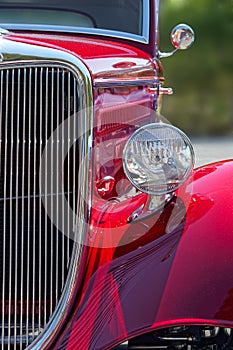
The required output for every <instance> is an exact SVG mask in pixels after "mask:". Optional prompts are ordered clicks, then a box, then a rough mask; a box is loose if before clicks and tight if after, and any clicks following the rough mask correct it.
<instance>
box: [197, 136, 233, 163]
mask: <svg viewBox="0 0 233 350" xmlns="http://www.w3.org/2000/svg"><path fill="white" fill-rule="evenodd" d="M191 141H192V144H193V146H194V151H195V167H198V166H201V165H204V164H208V163H213V162H216V161H219V160H224V159H233V136H232V137H214V138H212V137H211V138H191Z"/></svg>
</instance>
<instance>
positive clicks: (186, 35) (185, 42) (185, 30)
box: [159, 24, 195, 58]
mask: <svg viewBox="0 0 233 350" xmlns="http://www.w3.org/2000/svg"><path fill="white" fill-rule="evenodd" d="M170 38H171V43H172V45H173V46H174V47H175V50H173V51H172V52H160V54H159V57H160V58H163V57H169V56H172V55H173V54H174V53H175V52H176V51H177V50H186V49H188V48H189V47H190V46H191V45H192V44H193V42H194V40H195V35H194V31H193V29H192V28H191V27H190V26H188V25H187V24H178V25H177V26H175V27H174V28H173V29H172V31H171V36H170Z"/></svg>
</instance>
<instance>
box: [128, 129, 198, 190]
mask: <svg viewBox="0 0 233 350" xmlns="http://www.w3.org/2000/svg"><path fill="white" fill-rule="evenodd" d="M123 165H124V171H125V174H126V175H127V177H128V178H129V180H130V181H131V183H132V184H133V185H134V186H135V187H137V188H138V189H139V190H140V191H142V192H145V193H148V194H166V193H170V192H173V191H175V190H176V189H177V188H178V187H180V186H181V185H182V183H183V182H184V181H186V180H187V178H188V177H189V175H190V173H191V171H192V169H193V165H194V151H193V147H192V144H191V141H190V140H189V138H188V137H187V136H186V135H185V134H184V133H183V132H182V131H181V130H179V129H177V128H175V127H174V126H172V125H169V124H162V123H154V124H148V125H146V126H143V127H141V128H140V129H138V130H136V131H135V132H134V134H133V135H132V136H131V137H130V138H129V139H128V141H127V143H126V145H125V148H124V152H123Z"/></svg>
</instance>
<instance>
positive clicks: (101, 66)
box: [0, 0, 233, 350]
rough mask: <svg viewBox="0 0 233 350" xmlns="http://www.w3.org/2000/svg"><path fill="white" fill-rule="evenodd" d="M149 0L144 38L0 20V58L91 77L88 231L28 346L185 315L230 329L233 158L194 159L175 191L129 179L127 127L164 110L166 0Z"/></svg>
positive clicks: (129, 335)
mask: <svg viewBox="0 0 233 350" xmlns="http://www.w3.org/2000/svg"><path fill="white" fill-rule="evenodd" d="M0 4H1V2H0ZM145 4H146V5H145ZM144 6H146V7H145V8H146V9H147V10H146V13H147V16H146V19H148V17H149V23H150V27H149V28H147V30H146V31H145V32H144V33H143V35H141V36H140V38H139V37H138V36H137V37H136V36H132V35H130V36H127V35H120V34H119V33H115V34H114V32H111V33H110V32H109V31H108V30H107V31H106V32H101V30H100V31H99V33H98V31H97V30H93V31H91V30H80V28H79V29H77V30H73V31H71V30H69V29H68V30H65V29H64V28H63V29H62V28H55V27H53V28H49V30H46V29H45V28H42V27H38V28H36V26H35V28H33V25H31V26H24V25H19V24H17V23H16V24H13V23H11V24H6V23H5V25H4V23H2V24H1V25H0V26H1V27H4V28H5V29H7V30H9V32H7V33H4V32H3V31H2V34H1V39H0V52H1V62H0V68H2V67H3V68H4V67H7V69H11V67H12V66H14V65H16V66H17V67H18V66H19V65H20V67H21V65H22V67H26V66H27V65H28V64H29V63H30V65H29V66H30V67H33V66H34V65H36V64H37V62H40V64H42V63H43V64H44V62H49V65H50V63H51V62H56V64H57V62H58V63H59V65H60V66H61V67H63V66H64V67H69V69H71V70H72V71H75V69H77V71H78V72H79V73H77V74H79V76H78V78H77V79H80V80H81V79H83V81H85V84H84V88H83V91H84V97H83V98H84V99H85V108H86V110H87V112H85V114H84V121H83V124H85V125H84V126H83V129H82V130H84V132H83V134H84V136H83V135H81V136H80V137H81V138H82V142H83V143H82V147H83V148H82V150H83V151H82V153H81V157H83V159H81V160H79V162H80V163H82V166H81V169H82V170H81V176H80V177H79V183H80V182H82V184H81V189H80V188H79V190H80V191H81V193H82V196H83V198H84V200H83V202H82V204H81V205H80V208H79V209H80V213H81V214H80V215H79V217H78V220H83V221H84V223H82V225H81V224H80V227H79V226H78V228H79V230H80V231H82V234H83V235H81V238H82V239H81V241H80V240H79V239H78V240H77V241H76V242H75V244H74V246H75V248H74V255H75V253H76V256H73V258H72V260H71V261H72V264H73V266H71V268H70V270H69V271H70V272H69V274H68V277H67V283H66V285H65V287H64V292H63V294H62V296H61V299H60V302H59V303H58V304H57V306H56V309H55V310H53V312H52V315H51V318H50V319H49V320H48V322H47V324H46V326H45V329H43V330H42V331H41V332H40V334H39V335H38V336H37V337H35V339H34V341H33V342H32V344H31V345H30V344H29V343H30V342H29V340H27V341H28V343H27V344H26V345H28V348H29V349H31V348H33V349H69V350H71V349H72V350H73V349H80V350H85V349H89V350H91V349H93V350H97V349H101V350H104V349H111V348H114V347H116V346H119V345H120V344H122V343H124V342H125V341H127V340H128V339H134V338H136V337H138V336H141V335H144V334H147V333H149V334H154V333H153V332H158V331H159V330H160V329H167V328H168V329H175V328H174V327H179V326H185V327H186V326H201V327H203V328H202V329H204V332H205V331H206V330H208V329H209V328H208V326H212V328H211V327H210V330H214V331H215V330H216V329H217V327H223V328H225V329H227V331H226V332H229V334H231V333H230V331H229V328H231V327H233V303H232V302H233V299H232V295H233V294H232V290H233V289H232V288H233V277H232V273H231V269H232V263H233V254H232V251H233V239H232V232H233V227H232V226H233V222H232V209H233V206H232V203H233V201H232V199H233V198H232V197H233V195H232V182H233V180H232V171H233V163H232V162H230V161H228V162H221V163H216V164H211V165H207V166H204V167H202V168H199V169H196V170H194V171H193V173H192V175H191V176H190V178H189V180H188V181H187V182H185V183H184V184H183V185H182V187H181V188H179V189H178V190H177V191H176V193H174V194H173V195H172V196H171V197H169V198H165V197H162V198H157V197H156V196H155V197H153V196H150V195H147V194H144V193H141V192H138V191H136V190H134V188H133V187H132V185H131V183H130V182H129V180H128V179H127V177H126V175H125V174H124V171H123V165H122V153H123V149H124V145H125V142H126V141H127V139H128V138H129V136H130V135H131V134H132V133H133V132H134V131H135V130H136V129H138V128H139V127H140V126H142V125H145V124H149V123H154V122H157V121H159V118H160V114H159V107H160V95H161V94H162V91H163V90H162V86H161V84H163V75H162V74H163V73H162V67H161V63H160V61H159V51H158V8H159V3H158V0H151V1H144ZM144 34H145V35H144ZM60 66H59V67H60ZM59 69H60V68H59ZM1 81H2V85H1V88H3V84H4V83H5V80H1ZM80 94H81V90H80ZM41 96H42V95H41ZM68 103H69V102H68ZM4 108H5V107H4ZM1 113H2V115H1V118H3V117H4V116H3V109H2V110H1ZM79 118H80V119H81V120H82V118H81V117H79ZM6 124H7V123H6ZM29 150H30V148H29ZM83 164H84V165H83ZM78 171H80V170H78ZM4 174H6V173H4ZM79 174H80V173H79ZM4 177H5V178H6V177H7V176H6V175H4ZM4 183H5V184H6V183H7V182H6V179H5V180H4ZM47 192H48V190H47ZM47 192H46V193H47ZM2 198H5V197H4V196H3V197H2ZM90 198H91V199H90ZM153 200H155V202H156V201H162V202H163V203H164V205H162V206H161V205H157V204H156V203H157V202H156V203H155V204H153ZM80 201H81V200H80ZM4 213H5V211H4ZM63 215H64V216H66V212H65V214H64V213H63ZM67 215H68V214H67ZM81 216H82V217H81ZM80 217H81V218H80ZM4 232H5V231H4ZM78 234H80V232H78ZM78 237H80V236H78ZM76 238H77V237H76ZM4 244H5V243H4V242H3V245H4ZM4 261H5V260H4ZM28 269H29V268H28ZM4 281H5V279H4ZM4 283H5V282H4ZM5 299H6V298H5ZM12 303H13V302H12ZM27 303H28V301H27ZM3 314H4V316H2V319H4V317H6V316H5V313H4V312H3ZM2 322H3V321H2ZM21 327H22V326H21ZM2 328H3V326H2ZM6 332H7V331H6ZM3 333H4V332H3ZM8 334H9V333H8ZM156 334H159V333H156ZM171 334H173V333H172V332H171ZM171 334H169V336H167V338H169V339H168V340H169V341H170V340H171V338H172V337H171ZM20 336H21V337H22V331H21V333H20ZM2 337H3V338H4V335H3V336H2ZM27 337H28V335H27ZM161 337H162V336H160V338H161ZM3 338H2V339H3ZM165 338H166V337H165V336H164V334H163V339H165ZM207 338H208V337H207ZM209 338H211V336H210V337H209ZM212 338H214V336H213V337H212ZM212 338H211V339H212ZM136 339H138V338H136ZM214 339H215V338H214ZM143 341H144V340H143ZM164 341H165V340H164ZM192 341H193V338H192ZM3 343H4V339H3V341H2V349H5V347H4V346H3ZM5 343H6V341H5ZM10 343H11V342H8V347H9V344H10ZM139 344H140V340H139ZM142 344H144V343H142ZM149 345H150V344H149ZM152 345H153V342H152ZM14 346H15V348H16V343H15V344H14ZM20 346H21V347H23V341H20ZM131 348H133V342H132V343H131ZM145 349H146V346H145Z"/></svg>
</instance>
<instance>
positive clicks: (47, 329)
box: [0, 36, 93, 349]
mask: <svg viewBox="0 0 233 350" xmlns="http://www.w3.org/2000/svg"><path fill="white" fill-rule="evenodd" d="M0 52H1V57H2V61H1V62H0V119H1V122H0V133H1V132H2V121H3V119H4V118H5V119H4V122H3V123H4V133H5V135H11V138H10V140H11V141H10V142H8V141H5V145H4V152H5V154H6V155H5V156H4V164H3V167H2V166H1V169H3V175H2V174H1V176H0V177H2V176H3V177H2V179H3V180H2V181H3V185H2V189H3V195H2V196H1V201H2V202H3V242H2V246H3V247H2V267H1V269H2V281H0V283H1V286H0V288H1V289H2V322H1V324H0V329H1V331H2V336H1V348H2V349H6V348H8V349H12V348H14V349H23V348H25V346H27V349H32V348H33V349H44V348H46V347H47V346H48V345H49V344H51V342H52V341H53V340H54V339H55V337H56V335H57V334H58V332H59V330H60V328H61V327H62V326H63V324H64V322H65V320H66V317H67V314H68V312H69V309H70V307H71V305H72V300H73V298H74V295H75V291H76V289H77V287H78V286H77V284H78V273H79V263H80V256H81V253H82V251H81V246H80V244H79V243H80V242H81V241H83V239H84V237H85V233H86V232H85V230H86V223H87V222H88V218H89V209H88V208H90V203H89V201H90V196H89V192H90V189H89V184H90V178H89V177H90V171H89V167H90V164H89V160H90V147H91V142H90V140H91V139H92V130H93V114H92V105H93V98H92V85H91V79H90V75H89V72H88V71H87V69H86V67H85V66H84V65H83V64H82V62H81V61H80V60H79V59H77V58H76V57H75V56H73V55H71V54H69V53H66V52H63V51H60V50H56V49H51V48H45V47H38V46H34V45H29V44H24V43H18V42H15V41H11V40H8V39H7V38H3V37H1V36H0ZM33 75H34V78H32V76H33ZM50 75H51V78H48V76H50ZM55 75H56V80H57V81H58V80H59V79H61V80H62V83H61V85H60V86H61V87H64V86H63V85H62V84H64V79H65V78H64V76H67V77H68V78H66V80H67V82H68V86H69V87H70V86H71V84H70V82H71V80H73V82H76V88H77V94H76V91H75V90H76V88H75V87H73V91H74V96H76V98H77V99H78V102H79V103H78V111H77V112H78V116H77V125H74V130H75V131H76V128H79V129H81V132H80V131H79V135H81V136H80V138H79V140H78V145H79V147H78V157H79V158H78V159H82V163H83V164H82V165H83V166H82V167H81V169H79V172H78V180H77V186H78V187H77V189H76V192H77V196H73V197H72V198H73V199H72V201H73V207H75V208H76V210H75V212H76V218H75V220H76V222H75V227H76V229H75V232H74V233H73V234H74V237H73V238H74V243H73V244H72V253H71V251H69V243H68V244H66V245H65V243H64V239H65V238H64V234H63V235H62V238H61V243H57V241H58V239H57V241H56V247H55V250H56V252H55V255H56V259H58V254H59V251H58V249H61V250H62V267H61V270H62V272H61V280H62V281H61V287H60V289H59V287H58V285H57V283H58V276H56V286H55V289H56V303H55V305H53V304H54V302H53V301H52V297H51V295H50V296H49V297H50V300H49V304H48V305H47V301H46V297H44V304H43V297H42V295H39V298H38V309H39V317H38V319H37V323H38V324H37V325H36V324H35V323H36V322H35V316H34V318H33V317H32V321H31V323H32V325H31V327H32V329H29V328H30V327H29V323H30V322H29V318H28V312H29V309H30V308H32V309H33V308H34V309H35V296H34V297H33V298H32V299H33V300H32V304H33V302H34V305H32V306H31V305H30V302H29V298H28V296H27V299H26V303H25V301H24V296H25V295H24V293H25V292H24V291H23V284H24V279H26V285H27V287H26V290H27V291H28V290H29V289H30V287H31V286H29V276H28V274H29V272H28V271H29V265H30V263H31V261H30V260H29V258H28V257H27V256H26V266H27V268H26V274H25V270H24V268H23V265H24V259H25V257H24V251H23V249H24V247H25V242H26V251H27V252H28V251H29V247H30V243H29V242H30V239H31V240H33V242H35V238H33V239H32V238H29V236H30V235H31V233H32V232H33V237H35V236H36V232H35V227H36V220H35V215H36V214H35V212H36V211H38V209H39V219H38V220H39V226H40V227H39V244H38V245H39V247H38V252H37V254H38V256H39V261H40V262H41V261H42V258H44V259H45V262H46V261H48V259H49V257H48V242H47V231H46V233H45V235H44V236H43V237H42V235H41V232H42V230H41V225H42V224H41V223H42V222H43V224H44V221H45V227H47V226H50V225H51V226H52V223H49V224H48V220H49V219H48V218H47V216H46V215H45V217H44V221H43V220H42V219H41V215H42V214H41V212H42V205H43V203H42V199H41V198H42V197H46V196H47V194H48V193H47V192H46V191H45V193H41V192H40V191H41V186H40V190H39V193H37V190H36V188H35V186H33V185H32V184H30V177H29V180H28V179H27V180H24V175H25V174H24V170H22V173H21V175H20V169H19V160H18V159H19V153H20V150H21V151H22V152H21V153H22V155H21V160H20V162H21V163H22V164H23V166H22V167H23V169H25V168H26V166H27V167H29V172H30V169H31V168H33V167H34V175H33V176H34V177H35V176H36V175H35V173H36V164H35V158H36V157H35V154H34V158H33V159H34V164H30V159H29V153H31V152H34V153H35V152H39V155H40V157H41V154H42V151H43V142H42V141H41V140H42V134H41V133H42V129H43V127H44V129H43V134H45V139H46V140H45V143H46V144H47V141H48V136H50V135H49V134H48V130H47V124H48V121H49V119H48V118H49V116H48V109H49V110H50V111H51V108H56V107H57V106H54V105H53V101H52V102H51V104H50V105H49V108H48V105H47V107H46V108H45V110H43V109H42V107H39V112H38V111H37V112H35V113H34V116H33V118H34V119H35V115H37V117H36V118H38V119H39V128H38V130H39V133H40V135H39V140H40V141H39V144H38V145H37V146H35V145H34V146H33V142H32V143H31V141H32V140H30V130H31V131H32V133H33V130H32V129H33V127H34V129H35V128H37V127H36V125H37V123H38V122H37V121H36V122H35V120H34V122H33V121H32V119H33V118H32V115H31V114H30V112H29V117H28V116H27V117H26V113H25V112H24V111H25V109H26V107H25V106H26V105H27V104H28V103H29V104H31V103H32V102H31V101H32V99H34V100H33V101H34V102H33V105H34V106H36V105H38V104H39V105H40V106H41V104H43V103H45V104H46V103H48V102H46V101H48V99H49V97H54V95H55V94H56V93H57V94H58V95H57V100H56V101H57V103H58V100H59V97H60V96H62V101H63V102H62V108H61V110H62V111H61V112H59V113H60V114H61V118H62V120H57V125H56V127H57V126H58V125H59V124H60V122H61V121H62V122H63V121H64V118H65V117H64V109H65V106H64V104H65V102H64V101H65V97H64V96H63V93H64V89H63V88H62V89H61V90H62V91H60V92H59V93H58V92H55V88H56V87H57V86H55V83H54V79H55V78H54V77H55ZM59 77H60V78H59ZM32 79H34V85H33V87H34V89H35V90H36V89H37V86H39V89H40V92H38V93H37V92H35V91H33V89H29V90H27V92H26V89H27V87H26V81H27V82H28V81H29V82H32ZM49 79H50V82H51V81H53V83H51V87H52V88H51V90H50V89H49V88H48V81H49ZM36 80H40V82H39V85H37V82H36V83H35V81H36ZM13 81H18V86H21V84H22V81H23V82H24V83H23V84H22V87H17V92H15V91H14V88H13V87H9V86H10V83H11V84H12V86H13V85H14V84H13V83H12V82H13ZM4 86H6V91H5V92H4V93H3V89H4ZM31 87H32V86H31ZM69 87H68V90H69V89H70V88H69ZM44 88H45V92H44V91H43V89H44ZM49 90H50V91H49ZM10 94H11V96H10ZM33 94H34V98H32V95H33ZM51 94H52V95H51ZM68 94H69V92H68ZM21 95H22V96H23V99H22V101H21V102H20V103H19V100H20V97H21ZM37 96H40V101H37V100H36V99H37V98H38V97H37ZM44 96H45V102H44V101H43V97H44ZM26 97H27V98H28V97H29V99H28V100H27V98H26ZM3 99H5V100H7V101H8V99H10V101H11V102H12V101H13V100H15V99H16V100H17V105H16V107H9V106H8V103H6V106H4V107H3V102H2V101H3ZM73 99H75V97H73ZM52 100H53V98H52ZM67 100H68V102H67V103H68V105H69V107H68V110H69V108H70V104H71V99H69V98H68V99H67ZM72 103H74V105H75V102H73V101H72ZM19 104H21V105H23V107H19ZM12 105H13V103H12ZM20 108H21V109H20ZM35 108H36V107H35ZM59 109H60V106H59ZM29 110H31V105H30V108H29ZM15 111H17V112H16V116H14V118H15V119H16V120H17V121H16V129H15V130H14V129H13V124H15V121H14V123H13V119H12V118H13V114H15ZM46 111H47V112H46ZM44 112H45V115H44ZM74 113H75V110H74ZM3 114H4V115H3ZM21 114H22V115H21ZM68 114H69V112H68ZM7 118H9V120H7ZM19 118H22V124H21V123H20V122H19ZM27 118H28V119H27ZM43 118H44V119H43ZM68 118H69V115H68ZM74 119H75V118H74ZM43 120H45V121H46V123H45V124H46V125H44V126H43V125H42V121H43ZM51 123H52V122H50V128H51V130H53V128H52V126H51ZM28 124H29V125H28ZM72 126H73V125H70V129H71V128H72ZM9 128H10V129H9ZM30 128H31V129H30ZM28 130H29V131H28ZM34 131H35V130H34ZM35 132H36V131H35ZM15 133H16V135H15ZM19 133H21V139H22V140H23V142H22V143H23V144H24V143H25V140H26V134H27V133H28V134H29V141H28V146H27V147H26V146H24V145H21V146H19V144H20V141H19V139H20V137H19ZM69 135H70V134H69ZM62 137H63V139H64V137H65V135H64V128H62ZM68 137H69V136H68ZM74 138H75V136H74ZM0 139H2V137H0ZM13 139H16V140H17V142H16V146H12V144H13ZM35 139H36V137H35ZM58 142H59V140H58ZM14 147H15V148H14ZM20 147H21V148H20ZM1 150H2V147H1ZM62 150H63V148H62ZM0 152H1V151H0ZM13 153H14V155H15V156H16V157H15V158H16V159H15V162H16V164H15V165H14V169H13ZM27 153H28V155H27ZM7 154H10V157H9V160H8V164H7V160H6V159H7ZM72 154H73V155H76V153H75V151H73V153H72ZM0 159H1V162H2V154H0ZM50 160H51V159H50ZM67 161H68V164H69V162H71V160H70V159H69V156H68V160H67ZM74 162H75V160H74ZM9 163H10V164H9ZM57 164H58V161H57ZM9 166H10V174H9V173H8V172H9V171H8V167H9ZM75 168H76V167H75V163H73V172H74V169H75ZM13 170H14V171H16V175H15V176H16V184H15V189H13V186H12V180H9V181H8V179H7V178H8V176H9V177H10V178H11V176H12V175H11V174H12V172H13ZM55 170H56V169H55ZM68 170H69V166H68ZM50 171H52V168H51V169H50ZM63 173H64V172H63ZM63 176H64V174H63ZM79 179H82V181H79ZM83 179H85V181H83ZM25 181H26V182H25ZM40 181H41V180H39V182H40ZM57 181H58V180H57ZM63 181H64V178H63ZM74 181H75V180H74ZM31 182H32V183H33V177H32V181H31ZM51 182H52V181H51ZM34 183H35V182H34ZM68 183H69V179H68ZM25 184H26V185H25ZM40 185H41V184H40ZM71 185H72V184H70V185H69V184H68V190H67V193H66V196H67V197H68V201H69V194H70V186H71ZM7 186H9V188H7ZM45 186H46V185H45ZM51 186H52V185H51ZM20 187H21V189H20V191H19V188H20ZM31 187H32V193H31V192H30V191H31V189H30V188H31ZM51 189H52V190H53V188H51V187H50V190H51ZM57 189H58V187H57ZM55 192H56V190H55ZM80 194H82V195H80ZM51 195H52V196H53V193H52V194H51ZM55 195H56V197H57V198H58V197H59V194H58V193H55ZM8 196H9V197H8ZM36 197H39V202H37V204H35V200H36V199H35V198H36ZM74 198H75V202H76V203H74ZM14 200H15V207H14V209H12V208H13V207H12V202H13V201H14ZM30 201H31V202H30ZM45 201H46V199H45ZM19 203H20V204H19ZM26 203H27V204H26ZM30 203H31V204H30ZM7 205H8V207H9V208H8V210H7V209H6V208H7ZM38 205H39V207H38ZM19 206H20V207H21V211H20V213H19V212H18V210H19ZM26 211H28V214H27V215H26V213H25V212H26ZM31 211H32V214H31ZM8 215H10V219H9V218H8V219H7V216H8ZM19 215H21V219H20V218H19ZM64 215H65V213H64V207H63V216H64ZM13 216H14V218H13ZM7 220H9V222H10V225H9V226H10V227H9V230H8V228H7V227H6V225H5V223H6V222H7ZM12 220H13V221H14V220H15V222H16V224H15V225H14V226H13V223H12V222H13V221H12ZM28 220H29V221H31V222H29V223H28V227H27V226H26V221H28ZM17 222H20V227H17ZM64 222H65V220H64ZM11 223H12V224H11ZM30 225H31V226H33V229H32V232H31V231H30V229H29V227H30ZM46 225H47V226H46ZM25 227H26V229H25ZM25 230H26V232H27V236H26V235H25V234H24V231H25ZM46 230H47V228H46ZM13 231H14V232H13ZM20 232H21V233H22V232H23V233H22V234H21V235H20ZM13 236H14V239H15V240H13V239H12V237H13ZM51 237H52V234H51ZM43 239H45V242H44V241H43V242H42V240H43ZM8 240H9V242H8ZM51 240H52V238H51ZM43 243H44V245H45V247H47V248H46V249H45V251H44V253H42V251H43ZM7 244H8V245H9V247H8V246H7ZM50 244H51V247H53V242H52V243H51V242H50ZM59 244H60V245H61V248H58V245H59ZM18 245H20V247H21V252H20V257H17V254H18V252H17V249H16V248H17V247H18ZM6 247H7V248H6ZM59 247H60V246H59ZM32 249H33V250H34V252H33V257H34V259H35V249H36V247H35V243H33V247H32ZM13 250H14V251H15V252H14V256H13V257H14V261H13V258H12V257H11V256H10V258H9V257H8V256H6V252H7V251H9V252H10V253H11V251H13ZM65 250H66V252H65ZM43 254H44V255H43ZM51 255H52V254H51ZM50 259H51V264H50V270H51V273H52V270H53V271H54V269H53V267H52V266H53V265H54V266H55V265H56V266H57V263H58V260H56V259H55V262H52V258H51V257H50ZM6 260H9V266H8V268H9V271H8V272H7V271H6ZM65 260H66V261H65ZM18 261H20V262H21V264H20V265H21V266H17V262H18ZM35 262H36V261H35V260H34V261H33V264H32V265H35ZM14 264H15V267H14V269H13V265H14ZM68 264H69V268H67V272H65V266H68ZM39 265H40V264H39ZM45 265H46V263H45ZM41 266H42V265H41ZM41 266H39V275H40V276H39V282H38V283H39V286H40V287H39V294H40V293H41V290H42V289H43V291H45V292H44V293H45V294H46V291H47V289H49V286H48V285H47V277H46V276H45V278H44V284H43V288H42V287H41V285H40V283H41V280H42V278H41V276H42V274H43V273H45V275H46V274H48V273H49V271H47V270H46V269H45V270H44V271H43V272H42V271H41ZM12 269H13V272H14V273H12ZM32 271H33V272H32V273H33V275H35V268H34V269H33V268H32ZM53 273H54V272H53ZM19 275H20V279H21V281H20V286H19V295H20V297H18V294H17V293H18V291H17V287H14V288H13V289H14V293H15V295H14V296H15V298H12V297H11V298H9V300H8V304H7V306H6V300H7V295H6V294H8V295H10V296H11V294H10V293H12V292H11V291H10V290H11V287H12V281H14V282H15V285H17V284H18V276H19ZM34 277H35V276H34ZM34 277H33V278H32V280H33V281H34V280H35V279H34ZM51 280H52V278H51ZM34 283H35V282H34ZM7 284H8V285H9V290H7V293H6V285H7ZM32 287H33V288H32V293H34V294H35V287H36V285H35V284H34V285H33V286H32ZM15 290H16V292H15ZM9 291H10V292H9ZM9 303H10V305H9ZM42 304H43V305H42ZM12 305H13V306H12ZM42 306H43V308H42ZM6 307H7V308H8V311H9V310H11V309H12V308H13V310H14V311H13V316H12V317H11V316H10V315H11V311H10V312H8V315H5V309H6ZM25 309H26V321H24V320H23V318H24V313H25ZM47 309H48V313H49V317H48V316H47V311H46V310H47ZM18 313H19V315H18ZM47 318H48V319H47ZM12 321H13V322H12ZM18 322H19V325H18ZM11 328H13V336H12V331H11V330H10V329H11ZM18 329H19V330H18ZM12 339H13V342H12ZM12 346H13V347H12Z"/></svg>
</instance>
